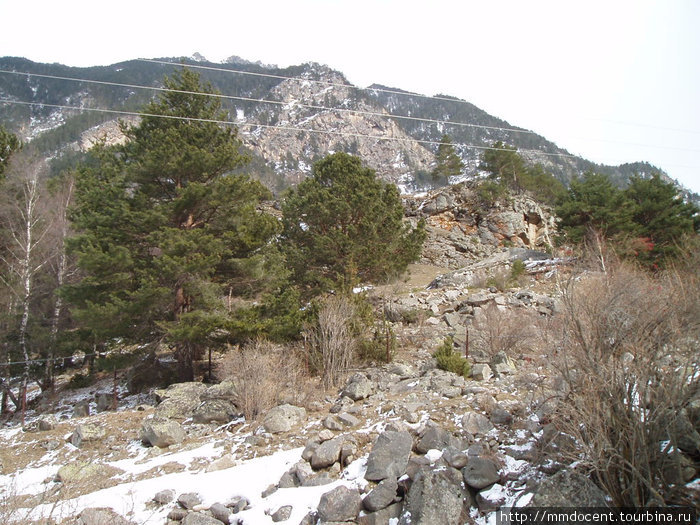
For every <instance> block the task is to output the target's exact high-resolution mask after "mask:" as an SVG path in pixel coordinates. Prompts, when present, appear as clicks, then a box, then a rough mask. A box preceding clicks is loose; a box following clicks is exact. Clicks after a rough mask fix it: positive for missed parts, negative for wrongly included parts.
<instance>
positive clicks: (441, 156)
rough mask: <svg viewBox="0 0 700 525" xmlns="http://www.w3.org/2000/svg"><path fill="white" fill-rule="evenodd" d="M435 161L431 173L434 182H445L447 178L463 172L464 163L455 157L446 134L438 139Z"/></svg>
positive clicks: (453, 148) (455, 153)
mask: <svg viewBox="0 0 700 525" xmlns="http://www.w3.org/2000/svg"><path fill="white" fill-rule="evenodd" d="M435 161H436V165H435V168H434V169H433V172H432V175H433V179H434V180H440V181H444V182H447V180H448V178H449V177H452V176H456V175H460V174H461V173H462V170H464V163H463V162H462V159H460V158H459V156H458V155H457V152H456V150H455V147H454V145H453V144H452V140H451V139H450V136H449V135H446V134H445V135H443V136H442V138H441V139H440V145H439V146H438V150H437V155H435Z"/></svg>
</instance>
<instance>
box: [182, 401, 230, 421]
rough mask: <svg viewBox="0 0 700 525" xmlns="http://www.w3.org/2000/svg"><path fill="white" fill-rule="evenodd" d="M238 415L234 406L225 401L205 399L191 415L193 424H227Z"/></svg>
mask: <svg viewBox="0 0 700 525" xmlns="http://www.w3.org/2000/svg"><path fill="white" fill-rule="evenodd" d="M237 415H238V410H236V406H235V405H234V404H233V403H232V402H231V401H228V400H226V399H206V400H204V401H203V402H202V403H201V404H200V405H199V406H198V407H197V408H196V409H195V410H194V412H193V413H192V420H193V421H194V422H195V423H228V422H229V421H231V420H232V419H234V418H235V417H236V416H237Z"/></svg>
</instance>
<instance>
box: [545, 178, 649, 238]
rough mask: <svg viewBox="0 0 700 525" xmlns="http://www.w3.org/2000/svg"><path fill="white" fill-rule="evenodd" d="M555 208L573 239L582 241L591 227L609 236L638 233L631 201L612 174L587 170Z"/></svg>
mask: <svg viewBox="0 0 700 525" xmlns="http://www.w3.org/2000/svg"><path fill="white" fill-rule="evenodd" d="M555 211H556V214H557V215H558V216H559V219H560V226H561V228H562V230H563V231H564V233H565V235H566V237H567V238H568V239H569V240H570V241H572V242H580V241H582V240H583V239H584V237H585V236H586V233H587V232H588V230H589V229H591V228H592V229H595V230H596V231H599V232H600V233H601V234H602V235H603V237H605V238H607V239H612V238H614V237H618V236H620V235H636V233H637V226H636V225H635V223H634V221H633V219H632V213H633V206H632V202H631V201H630V200H629V199H628V198H627V196H626V195H625V194H624V193H623V192H622V191H621V190H620V189H618V188H617V187H615V186H614V185H613V183H612V182H611V181H610V178H609V177H607V176H606V175H603V174H600V173H593V172H588V173H586V174H585V175H584V176H583V178H581V179H579V178H575V179H573V180H572V181H571V184H570V186H569V190H568V193H567V196H566V197H565V198H564V199H563V200H562V202H561V204H560V205H559V206H557V208H556V210H555Z"/></svg>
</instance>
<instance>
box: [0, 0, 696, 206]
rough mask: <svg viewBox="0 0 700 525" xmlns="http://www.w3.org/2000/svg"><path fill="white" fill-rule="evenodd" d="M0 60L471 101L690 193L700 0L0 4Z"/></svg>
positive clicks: (38, 0) (5, 0)
mask: <svg viewBox="0 0 700 525" xmlns="http://www.w3.org/2000/svg"><path fill="white" fill-rule="evenodd" d="M0 20H2V22H3V23H2V31H0V56H8V55H9V56H22V57H26V58H29V59H31V60H34V61H40V62H58V63H62V64H67V65H72V66H89V65H107V64H112V63H115V62H119V61H123V60H129V59H133V58H139V57H143V58H155V57H171V56H191V55H192V54H193V53H195V52H199V53H201V54H202V55H204V56H205V57H206V58H208V59H209V60H212V61H221V60H224V59H225V58H227V57H229V56H231V55H238V56H241V57H243V58H245V59H247V60H252V61H256V60H260V61H262V62H264V63H269V64H277V65H280V66H286V65H292V64H299V63H302V62H308V61H313V62H320V63H323V64H327V65H329V66H331V67H332V68H334V69H337V70H340V71H341V72H343V73H344V74H345V75H346V77H347V78H348V79H349V80H350V81H351V82H352V83H353V84H356V85H359V86H363V87H364V86H367V85H369V84H372V83H375V82H376V83H380V84H384V85H388V86H392V87H398V88H401V89H406V90H410V91H415V92H418V93H422V94H427V95H435V94H438V93H441V94H447V95H452V96H456V97H459V98H462V99H464V100H467V101H469V102H471V103H473V104H475V105H477V106H479V107H480V108H482V109H484V110H486V111H487V112H489V113H491V114H493V115H495V116H497V117H500V118H502V119H504V120H507V121H508V122H510V123H511V124H512V125H517V126H521V127H524V128H527V129H531V130H533V131H535V132H537V133H539V134H541V135H544V136H545V137H546V138H548V139H550V140H552V141H554V142H555V143H556V144H557V145H559V146H561V147H563V148H566V149H567V150H569V151H570V152H572V153H575V154H579V155H582V156H584V157H586V158H588V159H590V160H592V161H594V162H599V163H606V164H620V163H623V162H632V161H638V160H645V161H648V162H651V163H652V164H654V165H656V166H658V167H660V168H662V169H664V170H665V171H667V172H668V173H669V175H671V176H672V177H673V178H676V179H678V180H679V181H680V182H681V183H683V184H684V185H686V186H687V187H689V188H691V189H693V190H694V191H695V192H699V193H700V102H699V101H698V96H700V30H698V27H700V1H697V0H656V1H649V0H602V1H601V0H529V1H524V0H480V1H472V0H461V1H458V0H455V1H447V0H430V1H428V0H422V1H416V0H256V1H245V2H243V1H235V0H229V1H215V0H198V1H191V2H184V1H180V0H170V1H167V2H165V1H161V0H139V1H135V0H121V1H119V2H95V1H94V0H90V1H88V0H62V1H56V0H51V1H45V0H33V1H26V2H22V1H18V0H0Z"/></svg>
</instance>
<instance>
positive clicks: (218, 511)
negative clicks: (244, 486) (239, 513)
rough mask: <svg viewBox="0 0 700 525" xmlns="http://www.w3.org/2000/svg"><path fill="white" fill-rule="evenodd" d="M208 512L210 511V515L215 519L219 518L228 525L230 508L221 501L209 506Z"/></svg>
mask: <svg viewBox="0 0 700 525" xmlns="http://www.w3.org/2000/svg"><path fill="white" fill-rule="evenodd" d="M209 512H211V515H212V516H213V517H214V518H215V519H217V520H219V521H220V522H221V523H226V524H227V525H228V523H229V519H228V518H229V516H230V515H231V509H229V508H228V507H227V506H225V505H223V504H221V503H214V504H213V505H212V506H211V507H209Z"/></svg>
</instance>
